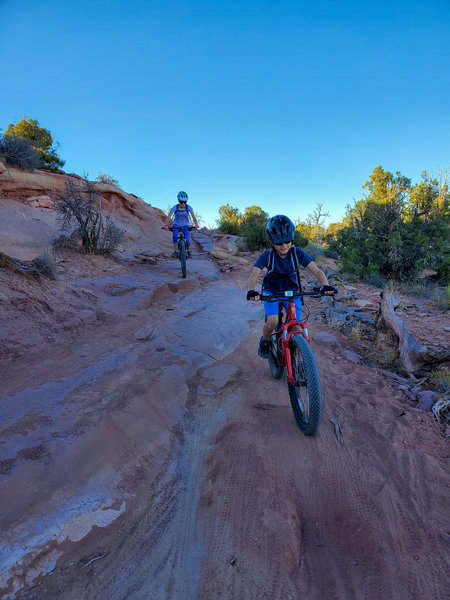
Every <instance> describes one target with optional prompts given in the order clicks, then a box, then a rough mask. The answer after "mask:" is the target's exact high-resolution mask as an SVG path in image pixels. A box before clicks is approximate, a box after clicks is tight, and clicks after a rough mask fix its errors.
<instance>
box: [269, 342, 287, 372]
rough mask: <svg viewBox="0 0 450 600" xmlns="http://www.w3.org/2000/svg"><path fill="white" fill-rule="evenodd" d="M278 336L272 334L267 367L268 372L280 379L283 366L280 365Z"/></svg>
mask: <svg viewBox="0 0 450 600" xmlns="http://www.w3.org/2000/svg"><path fill="white" fill-rule="evenodd" d="M278 340H279V338H278V336H276V335H273V336H272V344H271V347H270V356H269V367H270V374H271V375H272V377H273V378H274V379H281V378H282V377H283V375H284V367H281V366H280V362H281V357H280V355H279V352H278V348H277V347H278Z"/></svg>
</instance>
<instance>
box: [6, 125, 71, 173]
mask: <svg viewBox="0 0 450 600" xmlns="http://www.w3.org/2000/svg"><path fill="white" fill-rule="evenodd" d="M3 137H4V138H6V137H21V138H25V139H27V140H29V141H30V142H31V143H32V145H33V148H34V149H35V150H36V152H37V154H38V156H39V158H40V167H39V168H41V169H44V170H45V171H52V172H54V173H55V172H57V171H58V170H59V169H60V168H61V167H63V166H64V164H65V162H64V161H63V160H61V159H60V158H59V156H58V154H57V147H56V146H57V145H56V146H55V145H54V142H53V137H52V135H51V133H50V131H49V130H48V129H45V128H44V127H40V126H39V123H38V121H35V120H33V119H28V118H27V117H24V118H23V119H21V120H20V121H18V122H17V123H16V124H15V125H13V124H10V125H8V127H7V128H6V130H5V133H4V136H3Z"/></svg>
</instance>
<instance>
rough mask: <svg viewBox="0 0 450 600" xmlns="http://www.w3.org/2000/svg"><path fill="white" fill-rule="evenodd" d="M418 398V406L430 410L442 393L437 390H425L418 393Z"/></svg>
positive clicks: (426, 410)
mask: <svg viewBox="0 0 450 600" xmlns="http://www.w3.org/2000/svg"><path fill="white" fill-rule="evenodd" d="M418 398H419V400H418V403H417V405H418V407H419V408H420V409H421V410H423V411H425V412H429V411H430V410H431V409H432V408H433V404H435V403H436V402H437V401H438V400H439V399H440V395H439V394H438V393H437V392H432V391H431V390H425V391H424V392H419V393H418Z"/></svg>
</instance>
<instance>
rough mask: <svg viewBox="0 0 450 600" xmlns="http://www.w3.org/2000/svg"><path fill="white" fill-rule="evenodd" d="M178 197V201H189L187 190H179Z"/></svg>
mask: <svg viewBox="0 0 450 600" xmlns="http://www.w3.org/2000/svg"><path fill="white" fill-rule="evenodd" d="M177 199H178V202H187V201H188V195H187V194H186V192H178V196H177Z"/></svg>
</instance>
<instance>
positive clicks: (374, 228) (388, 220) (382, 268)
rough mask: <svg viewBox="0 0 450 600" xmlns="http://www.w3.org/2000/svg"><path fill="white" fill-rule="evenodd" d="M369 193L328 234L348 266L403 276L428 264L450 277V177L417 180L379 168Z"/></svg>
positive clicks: (368, 185)
mask: <svg viewBox="0 0 450 600" xmlns="http://www.w3.org/2000/svg"><path fill="white" fill-rule="evenodd" d="M363 188H364V189H365V190H367V191H368V192H367V196H366V197H365V198H364V199H363V200H360V201H358V202H356V203H355V204H354V206H353V207H351V208H350V207H349V208H348V211H347V215H346V217H345V219H344V226H343V227H342V228H341V229H339V230H338V231H337V232H336V233H335V235H334V236H328V237H327V242H328V243H329V246H330V249H331V250H332V251H335V252H337V253H338V254H339V255H340V257H341V261H342V268H343V270H345V271H348V272H353V273H355V274H356V275H358V276H361V277H364V276H373V275H378V276H381V277H383V278H391V279H397V280H403V281H411V280H414V279H416V278H417V277H418V276H419V275H420V273H421V272H422V271H423V269H424V268H431V269H434V270H436V271H437V272H438V275H439V277H440V279H441V282H443V283H446V282H447V281H448V277H449V271H450V270H449V266H450V256H449V252H448V228H449V224H450V212H449V199H450V194H449V188H448V185H447V183H446V182H445V181H442V180H439V181H438V180H437V179H435V178H431V177H430V176H429V175H428V174H427V173H425V172H424V173H423V174H422V182H421V183H419V184H416V185H414V186H413V185H412V184H411V180H410V179H408V178H406V177H404V176H402V175H401V174H400V173H395V175H394V174H392V173H389V172H388V171H384V170H383V168H382V167H381V166H378V167H376V168H375V169H374V171H373V173H372V175H371V176H370V179H369V181H368V182H367V183H366V184H365V185H364V186H363Z"/></svg>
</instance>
